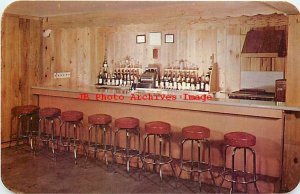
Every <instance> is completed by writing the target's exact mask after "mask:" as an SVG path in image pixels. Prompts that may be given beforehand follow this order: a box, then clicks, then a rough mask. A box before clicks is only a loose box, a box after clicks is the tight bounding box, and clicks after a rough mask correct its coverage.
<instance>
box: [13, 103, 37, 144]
mask: <svg viewBox="0 0 300 194" xmlns="http://www.w3.org/2000/svg"><path fill="white" fill-rule="evenodd" d="M38 111H39V107H38V106H34V105H25V106H16V107H14V108H12V109H11V120H10V140H9V147H11V143H12V141H14V140H16V141H17V142H16V145H19V141H20V140H24V139H27V140H28V142H29V143H30V147H31V149H33V146H34V145H33V144H34V141H35V137H36V135H37V131H38V130H33V129H32V122H33V116H34V115H35V114H38ZM15 119H16V120H17V131H16V133H13V121H14V120H15ZM24 123H26V129H24V126H23V124H24ZM14 136H15V138H14Z"/></svg>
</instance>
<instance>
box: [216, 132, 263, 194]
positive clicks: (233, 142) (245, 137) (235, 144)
mask: <svg viewBox="0 0 300 194" xmlns="http://www.w3.org/2000/svg"><path fill="white" fill-rule="evenodd" d="M224 140H225V144H226V146H225V151H224V167H223V172H222V173H221V177H222V181H221V184H220V187H222V185H223V182H224V180H226V181H228V182H231V188H230V193H232V192H233V191H234V184H236V183H239V184H244V185H245V186H246V192H248V187H247V186H248V184H249V183H253V184H254V187H255V190H256V192H257V193H259V190H258V187H257V184H256V181H257V175H256V154H255V150H254V149H253V148H252V146H254V145H255V144H256V137H255V136H254V135H251V134H249V133H245V132H231V133H227V134H225V135H224ZM230 147H232V148H233V152H232V163H231V169H227V168H226V154H227V150H228V148H230ZM240 149H242V150H243V151H244V164H243V171H241V172H240V171H238V170H237V169H235V154H236V151H237V150H240ZM247 150H248V151H250V152H251V153H252V158H253V168H252V174H251V173H250V172H247ZM249 176H250V179H249V178H248V177H249ZM237 177H242V178H243V181H240V180H238V179H237ZM219 190H220V188H219Z"/></svg>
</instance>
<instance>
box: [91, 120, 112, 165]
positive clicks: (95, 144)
mask: <svg viewBox="0 0 300 194" xmlns="http://www.w3.org/2000/svg"><path fill="white" fill-rule="evenodd" d="M111 121H112V117H111V116H110V115H106V114H95V115H91V116H89V117H88V122H89V124H90V127H89V130H88V133H89V137H88V142H87V155H86V159H87V158H88V154H89V153H90V152H93V153H94V157H95V158H96V155H97V153H98V152H104V158H105V164H106V166H108V159H107V152H108V151H111V153H112V155H113V150H114V149H113V146H112V129H111V126H110V124H111ZM99 129H100V130H101V132H102V134H101V143H100V142H99V140H98V137H99V134H98V133H99ZM108 130H109V132H110V133H109V144H108V142H107V132H108ZM93 136H94V137H95V139H94V141H93V140H92V137H93Z"/></svg>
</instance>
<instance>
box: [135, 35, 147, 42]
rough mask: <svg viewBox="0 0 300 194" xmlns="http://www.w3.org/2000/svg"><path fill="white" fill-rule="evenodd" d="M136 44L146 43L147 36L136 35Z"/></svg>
mask: <svg viewBox="0 0 300 194" xmlns="http://www.w3.org/2000/svg"><path fill="white" fill-rule="evenodd" d="M136 43H137V44H141V43H146V35H145V34H142V35H136Z"/></svg>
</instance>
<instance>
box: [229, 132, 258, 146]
mask: <svg viewBox="0 0 300 194" xmlns="http://www.w3.org/2000/svg"><path fill="white" fill-rule="evenodd" d="M224 141H225V144H226V145H230V146H232V147H252V146H255V144H256V137H255V136H254V135H252V134H249V133H245V132H231V133H227V134H225V135H224Z"/></svg>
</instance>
